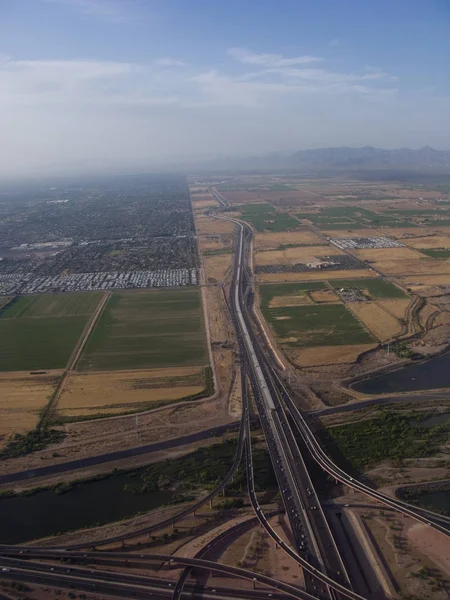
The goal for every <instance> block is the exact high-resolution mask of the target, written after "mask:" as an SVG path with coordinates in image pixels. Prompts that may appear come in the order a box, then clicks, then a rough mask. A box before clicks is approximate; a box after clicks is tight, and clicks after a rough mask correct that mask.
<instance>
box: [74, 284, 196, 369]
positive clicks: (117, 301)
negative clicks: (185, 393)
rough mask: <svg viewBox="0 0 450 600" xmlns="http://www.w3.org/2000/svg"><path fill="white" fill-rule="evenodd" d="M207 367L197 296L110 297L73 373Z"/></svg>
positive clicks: (183, 292)
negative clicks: (75, 371)
mask: <svg viewBox="0 0 450 600" xmlns="http://www.w3.org/2000/svg"><path fill="white" fill-rule="evenodd" d="M206 364H208V356H207V349H206V339H205V327H204V318H203V311H202V304H201V294H200V290H199V289H197V288H190V289H186V288H185V289H183V288H177V289H167V290H162V289H161V290H147V291H140V290H139V291H137V290H133V291H123V292H115V293H113V294H112V295H111V297H110V298H109V300H108V302H107V304H106V306H105V308H104V310H103V313H102V314H101V316H100V318H99V320H98V321H97V323H96V325H95V327H94V330H93V332H92V334H91V336H90V338H89V340H88V341H87V344H86V346H85V348H84V350H83V353H82V355H81V357H80V360H79V363H78V365H77V369H78V371H109V370H111V371H113V370H125V369H145V368H163V367H173V366H174V367H176V366H204V365H206Z"/></svg>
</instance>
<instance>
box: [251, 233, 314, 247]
mask: <svg viewBox="0 0 450 600" xmlns="http://www.w3.org/2000/svg"><path fill="white" fill-rule="evenodd" d="M254 244H255V248H277V247H278V246H279V245H280V244H310V245H316V246H323V241H322V240H321V239H320V237H319V236H318V235H316V234H315V233H313V232H312V231H307V230H303V231H302V230H297V231H272V232H267V233H257V234H256V235H255V238H254Z"/></svg>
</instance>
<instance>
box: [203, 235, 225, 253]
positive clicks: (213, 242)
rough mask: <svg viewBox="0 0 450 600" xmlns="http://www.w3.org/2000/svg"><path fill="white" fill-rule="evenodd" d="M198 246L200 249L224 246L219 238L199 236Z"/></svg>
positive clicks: (220, 248) (214, 248)
mask: <svg viewBox="0 0 450 600" xmlns="http://www.w3.org/2000/svg"><path fill="white" fill-rule="evenodd" d="M199 246H200V250H222V248H225V244H223V243H222V241H221V240H220V239H211V238H200V239H199Z"/></svg>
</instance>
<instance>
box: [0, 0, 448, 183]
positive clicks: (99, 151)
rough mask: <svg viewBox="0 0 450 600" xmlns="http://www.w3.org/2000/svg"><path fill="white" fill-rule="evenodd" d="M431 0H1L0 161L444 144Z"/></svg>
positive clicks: (159, 161) (115, 163)
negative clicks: (393, 0)
mask: <svg viewBox="0 0 450 600" xmlns="http://www.w3.org/2000/svg"><path fill="white" fill-rule="evenodd" d="M449 21H450V8H449V5H448V3H447V2H446V1H445V0H430V1H429V2H422V1H418V0H409V1H407V0H397V1H396V2H394V3H393V2H388V1H387V0H381V1H379V2H371V3H367V2H365V3H361V2H357V1H356V0H346V1H345V2H334V1H331V0H326V1H324V2H319V3H318V2H310V1H304V0H302V1H297V0H283V1H281V2H280V1H275V0H263V1H258V2H256V1H255V0H246V1H245V2H241V1H238V0H230V1H227V2H205V1H204V0H189V2H186V1H185V0H166V1H164V2H163V1H162V0H14V1H8V0H3V2H2V14H1V21H0V40H1V46H0V135H1V138H2V141H3V144H2V149H1V151H0V152H1V155H0V157H1V161H0V175H1V176H16V175H36V174H43V175H46V174H65V173H78V172H80V173H81V172H83V171H90V172H95V171H96V170H108V169H111V168H113V169H117V168H118V169H122V170H125V171H126V170H135V169H152V168H160V167H170V166H171V165H179V164H182V163H186V162H188V163H189V164H192V163H194V162H196V161H204V160H206V159H213V158H216V157H220V156H225V157H228V156H234V157H236V156H249V155H258V156H259V155H264V154H266V153H272V152H295V151H297V150H300V149H306V148H319V147H327V146H365V145H373V146H376V147H381V148H397V147H403V146H407V147H411V148H419V147H422V146H426V145H430V146H432V147H434V148H436V149H448V148H449V146H450V144H449V139H450V118H449V114H450V80H449V77H448V68H449V56H450V41H449V38H448V27H449Z"/></svg>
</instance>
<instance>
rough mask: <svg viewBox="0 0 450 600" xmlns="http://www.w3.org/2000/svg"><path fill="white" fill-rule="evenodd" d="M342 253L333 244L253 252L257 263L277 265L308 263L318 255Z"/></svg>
mask: <svg viewBox="0 0 450 600" xmlns="http://www.w3.org/2000/svg"><path fill="white" fill-rule="evenodd" d="M337 254H342V253H341V252H340V251H339V250H338V249H337V248H334V247H333V246H305V247H302V248H286V250H266V251H263V252H256V253H255V262H256V264H257V265H277V264H294V263H299V262H302V263H308V262H311V261H312V260H314V259H315V258H317V257H318V256H335V255H337Z"/></svg>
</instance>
